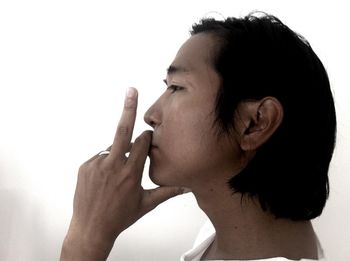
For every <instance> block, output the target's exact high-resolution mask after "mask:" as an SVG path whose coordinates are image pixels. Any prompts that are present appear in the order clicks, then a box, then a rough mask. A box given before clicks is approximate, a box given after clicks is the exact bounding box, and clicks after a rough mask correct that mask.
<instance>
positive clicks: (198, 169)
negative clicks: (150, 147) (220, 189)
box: [150, 113, 227, 186]
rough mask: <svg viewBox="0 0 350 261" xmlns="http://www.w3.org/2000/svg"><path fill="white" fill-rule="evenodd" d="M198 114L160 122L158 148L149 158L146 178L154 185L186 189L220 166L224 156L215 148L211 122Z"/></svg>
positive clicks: (216, 144) (215, 141)
mask: <svg viewBox="0 0 350 261" xmlns="http://www.w3.org/2000/svg"><path fill="white" fill-rule="evenodd" d="M198 114H199V113H196V114H186V115H185V114H184V115H181V116H179V117H176V118H175V117H174V118H172V117H169V118H168V119H172V120H169V121H167V122H164V124H163V126H162V129H161V135H162V140H161V141H162V143H161V147H160V148H159V150H157V151H155V152H154V153H153V155H152V156H153V157H151V165H150V176H151V179H152V180H153V182H155V183H156V184H159V185H179V186H186V185H187V186H188V184H191V183H193V181H194V180H198V177H204V176H206V175H208V173H213V172H215V170H217V168H218V166H219V165H221V166H222V165H223V164H222V162H221V161H222V160H223V159H224V157H225V156H227V155H225V154H224V153H227V152H224V151H221V149H220V148H219V146H218V143H217V140H216V136H214V135H215V134H214V130H213V129H212V122H213V119H212V118H211V117H208V115H201V116H198ZM169 116H170V115H169ZM200 119H202V120H200Z"/></svg>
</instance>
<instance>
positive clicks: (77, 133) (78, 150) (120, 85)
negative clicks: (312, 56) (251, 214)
mask: <svg viewBox="0 0 350 261" xmlns="http://www.w3.org/2000/svg"><path fill="white" fill-rule="evenodd" d="M345 2H346V1H338V2H336V1H295V0H294V1H288V2H287V1H247V0H245V1H179V0H177V1H127V2H126V1H125V2H124V1H96V0H88V1H78V0H69V1H68V0H61V1H48V0H46V1H45V0H42V1H39V0H31V1H23V0H22V1H20V0H12V1H6V0H1V1H0V122H1V125H0V260H11V261H17V260H29V261H31V260H33V261H34V260H36V261H38V260H58V258H59V253H60V247H61V243H62V240H63V238H64V235H65V233H66V230H67V227H68V223H69V220H70V216H71V213H72V198H73V194H74V189H75V182H76V173H77V170H78V167H79V165H80V164H81V163H82V162H84V161H85V160H86V159H88V158H89V157H91V156H92V155H94V154H95V153H97V152H98V151H100V150H102V149H104V148H106V147H107V146H109V145H110V143H111V141H112V139H113V136H114V131H115V128H116V125H117V121H118V119H119V116H120V113H121V108H122V100H123V97H124V93H125V89H126V87H128V86H135V87H137V88H138V89H139V93H140V94H139V97H140V106H139V110H138V112H139V114H138V118H137V124H136V129H135V133H134V135H135V136H136V135H138V134H140V133H141V132H142V131H143V130H144V129H146V128H147V126H146V124H145V123H144V122H143V114H144V112H145V111H146V109H147V108H148V107H149V106H150V105H151V104H152V102H153V101H154V100H155V99H156V98H157V97H158V96H159V95H160V94H161V93H162V91H163V90H164V87H165V86H164V84H163V83H162V79H163V78H164V76H165V69H166V67H167V66H168V65H169V63H170V62H171V61H172V59H173V57H174V55H175V54H176V52H177V50H178V48H179V46H180V45H181V44H182V42H183V41H184V40H186V39H187V37H188V36H189V33H188V30H189V28H190V26H191V25H192V24H193V23H194V22H196V21H198V20H199V19H200V18H201V17H203V16H208V13H209V12H212V13H210V14H209V16H216V17H220V15H218V14H215V13H213V12H218V13H221V14H222V15H223V16H241V15H245V14H247V13H248V12H250V11H252V10H255V9H258V10H262V11H266V12H268V13H271V14H274V15H276V16H277V17H279V18H280V19H281V20H282V21H283V22H285V23H286V24H287V25H288V26H290V27H291V28H292V29H293V30H295V31H297V32H299V33H301V34H302V35H304V36H305V37H306V38H307V39H308V40H309V41H310V43H311V45H312V47H313V48H314V50H315V51H316V53H317V54H318V55H319V57H320V58H321V60H322V61H323V63H324V65H325V67H326V69H327V71H328V73H329V77H330V80H331V83H332V88H333V92H334V95H335V102H336V108H337V113H338V140H337V148H336V151H335V156H334V160H333V162H332V165H331V169H330V185H331V194H330V199H329V201H328V204H327V206H326V208H325V210H324V213H323V215H322V216H321V217H320V218H317V219H316V220H315V221H314V225H315V229H316V232H317V233H318V235H319V238H320V241H321V243H322V244H323V247H324V250H325V253H326V256H327V257H328V260H336V261H342V260H344V261H345V260H350V239H349V236H350V226H349V220H350V209H349V205H350V204H349V203H350V202H349V201H350V189H349V188H350V175H349V169H350V168H349V164H350V163H349V160H348V155H349V149H350V120H349V113H350V106H349V104H350V103H349V101H350V92H349V86H350V81H349V68H350V66H349V61H350V52H349V46H350V37H349V32H350V31H349V25H350V22H349V21H348V19H349V17H348V14H349V13H348V11H349V9H348V8H347V6H346V4H345ZM305 133H306V134H308V133H310V131H309V130H305ZM310 153H312V151H310ZM146 169H147V167H146ZM144 185H145V186H146V187H149V186H152V185H151V184H150V182H149V180H148V179H147V171H145V178H144ZM204 220H205V217H204V215H203V213H202V212H201V211H200V210H199V209H198V207H197V205H196V201H195V199H194V198H193V196H192V195H190V194H188V195H184V196H180V197H178V198H175V199H172V200H169V201H168V202H167V203H165V204H163V205H161V206H159V207H158V208H157V209H156V210H155V211H154V212H152V213H150V214H149V215H147V216H145V217H144V218H143V219H141V220H140V221H139V222H137V223H136V224H135V225H134V226H133V227H132V228H130V229H129V230H127V231H126V232H125V233H123V234H122V235H121V236H120V237H119V238H118V239H117V241H116V244H115V247H114V249H113V251H112V253H111V256H110V258H109V260H124V261H129V260H178V259H179V256H180V254H181V253H182V252H183V251H184V250H187V249H188V248H189V247H190V246H191V244H192V240H193V239H194V237H195V234H196V232H197V231H198V229H199V227H200V226H201V225H202V224H203V222H204Z"/></svg>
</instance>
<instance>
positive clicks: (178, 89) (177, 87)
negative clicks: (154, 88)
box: [168, 85, 183, 93]
mask: <svg viewBox="0 0 350 261" xmlns="http://www.w3.org/2000/svg"><path fill="white" fill-rule="evenodd" d="M168 89H170V90H171V93H174V92H176V91H181V90H183V87H181V86H177V85H170V86H168Z"/></svg>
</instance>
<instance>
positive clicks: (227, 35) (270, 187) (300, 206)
mask: <svg viewBox="0 0 350 261" xmlns="http://www.w3.org/2000/svg"><path fill="white" fill-rule="evenodd" d="M260 14H261V13H260V12H259V13H250V14H249V15H247V16H245V17H243V18H226V19H224V20H223V21H219V20H215V19H213V18H206V19H202V20H201V21H200V22H199V23H197V24H194V25H193V26H192V30H191V35H195V34H198V33H209V34H211V35H212V36H213V37H214V38H215V39H217V40H218V44H217V46H216V47H215V49H216V50H215V55H214V57H213V66H214V68H215V70H216V71H217V73H218V74H219V75H220V77H221V85H220V87H219V90H218V93H217V97H216V99H217V100H216V108H215V113H216V123H217V124H218V126H220V129H221V130H222V131H223V132H224V133H229V132H230V131H231V130H232V129H234V122H233V119H234V113H235V110H236V108H237V105H238V104H239V103H240V102H242V101H244V100H248V99H249V100H251V99H254V100H259V99H262V98H264V97H267V96H272V97H275V98H276V99H278V100H279V102H280V103H281V105H282V107H283V112H284V117H283V120H282V123H281V125H280V126H279V128H278V129H277V130H276V131H275V133H274V134H273V135H272V136H271V137H270V139H269V140H268V141H267V142H266V143H264V144H263V145H262V146H261V147H260V148H258V150H257V152H256V154H255V156H254V158H253V159H252V160H251V161H250V162H249V164H248V165H247V167H246V168H245V169H244V170H242V171H241V172H240V173H239V174H237V175H235V176H234V177H232V178H231V179H230V180H229V182H228V184H229V186H230V187H231V189H232V190H233V191H234V192H235V193H237V192H238V193H241V194H242V197H243V196H244V195H249V196H251V197H256V198H257V199H258V200H259V203H260V205H261V207H262V209H263V210H265V211H270V212H271V213H272V214H274V215H275V216H276V217H277V218H289V219H292V220H310V219H312V218H315V217H317V216H319V215H320V214H321V213H322V210H323V208H324V206H325V203H326V200H327V198H328V194H329V181H328V169H329V164H330V161H331V158H332V154H333V150H334V147H335V136H336V115H335V108H334V101H333V96H332V92H331V89H330V84H329V80H328V76H327V72H326V70H325V68H324V66H323V65H322V62H321V61H320V59H319V58H318V57H317V55H316V54H315V53H314V51H313V50H312V48H311V46H310V44H309V43H308V41H307V40H305V38H304V37H302V36H301V35H299V34H297V33H295V32H293V31H292V30H291V29H289V28H288V27H287V26H286V25H285V24H283V23H282V22H281V21H280V20H279V19H278V18H276V17H275V16H272V15H268V14H266V13H262V15H260Z"/></svg>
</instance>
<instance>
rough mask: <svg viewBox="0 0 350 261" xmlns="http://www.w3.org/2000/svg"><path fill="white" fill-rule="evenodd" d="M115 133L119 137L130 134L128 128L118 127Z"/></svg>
mask: <svg viewBox="0 0 350 261" xmlns="http://www.w3.org/2000/svg"><path fill="white" fill-rule="evenodd" d="M117 133H118V135H119V136H128V135H129V133H130V128H129V127H128V126H118V128H117Z"/></svg>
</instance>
